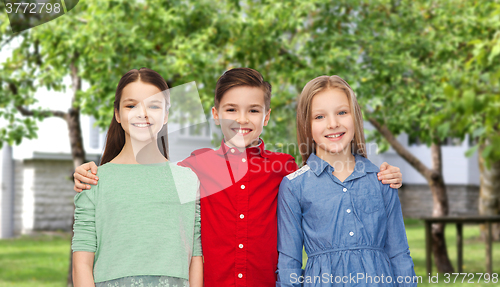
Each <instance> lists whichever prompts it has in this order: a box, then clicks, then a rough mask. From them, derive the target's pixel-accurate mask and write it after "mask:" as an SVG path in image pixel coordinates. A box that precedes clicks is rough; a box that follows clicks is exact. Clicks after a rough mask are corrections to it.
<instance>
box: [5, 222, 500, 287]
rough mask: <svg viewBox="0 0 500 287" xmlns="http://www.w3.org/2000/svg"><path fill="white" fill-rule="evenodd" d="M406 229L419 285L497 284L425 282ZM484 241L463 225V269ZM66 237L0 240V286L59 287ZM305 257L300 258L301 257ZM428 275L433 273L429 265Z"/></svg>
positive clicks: (475, 269) (479, 260)
mask: <svg viewBox="0 0 500 287" xmlns="http://www.w3.org/2000/svg"><path fill="white" fill-rule="evenodd" d="M405 222H406V233H407V236H408V240H409V244H410V251H411V255H412V258H413V262H414V263H415V272H416V273H417V276H422V281H423V284H419V286H436V287H437V286H462V285H463V286H500V282H497V283H492V282H491V281H490V283H485V281H484V278H483V279H481V281H480V283H479V284H478V283H477V281H478V275H476V276H475V277H474V280H471V282H472V281H474V283H465V282H467V280H468V279H469V278H471V277H470V276H469V277H468V278H467V279H465V280H464V283H460V282H461V280H462V277H458V278H457V279H456V282H457V283H455V284H453V279H454V278H455V277H454V276H451V282H450V283H445V282H444V279H445V278H444V276H443V274H439V282H440V283H428V282H429V279H428V276H427V275H426V274H425V272H426V270H425V240H424V238H425V234H424V225H423V223H422V222H421V221H418V220H411V219H408V220H406V221H405ZM455 232H456V231H455V226H454V225H447V228H446V239H447V244H448V252H449V256H450V259H451V261H452V263H453V264H454V265H455V264H456V254H457V253H456V241H455ZM484 247H485V246H484V242H483V241H482V240H480V239H479V226H478V225H465V226H464V272H467V273H482V272H485V268H486V267H485V250H484ZM69 248H70V237H69V235H68V234H65V233H55V234H50V235H48V234H43V235H37V236H34V237H29V236H23V237H20V238H16V239H8V240H0V287H11V286H15V287H49V286H50V287H63V286H65V282H66V273H67V269H68V257H69V250H70V249H69ZM305 260H306V259H304V261H305ZM493 271H494V272H496V273H500V242H496V243H494V246H493ZM433 273H434V274H432V275H436V273H437V271H436V268H435V267H434V268H433Z"/></svg>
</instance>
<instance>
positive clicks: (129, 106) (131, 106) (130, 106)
mask: <svg viewBox="0 0 500 287" xmlns="http://www.w3.org/2000/svg"><path fill="white" fill-rule="evenodd" d="M125 107H126V108H129V109H133V108H135V106H134V105H128V106H125Z"/></svg>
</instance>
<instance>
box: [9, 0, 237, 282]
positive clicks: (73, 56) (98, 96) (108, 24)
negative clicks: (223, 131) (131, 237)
mask: <svg viewBox="0 0 500 287" xmlns="http://www.w3.org/2000/svg"><path fill="white" fill-rule="evenodd" d="M3 7H4V6H2V9H3ZM221 10H222V8H219V6H218V5H216V4H214V3H213V2H211V1H198V2H196V3H188V2H186V1H169V2H164V1H154V0H151V1H106V0H94V1H81V2H80V3H79V5H78V6H77V7H75V8H74V9H73V10H71V11H70V12H69V13H68V14H66V15H65V16H63V17H59V18H57V19H55V20H53V21H51V22H48V23H46V24H44V25H41V26H38V27H35V28H33V29H30V30H27V31H24V32H22V33H19V34H12V33H11V32H10V30H9V26H8V23H9V21H8V19H7V15H6V13H3V12H4V11H3V10H2V11H0V17H1V18H0V19H1V20H0V21H1V23H2V24H1V26H0V43H1V44H0V45H1V46H0V49H2V48H5V46H6V44H7V43H10V42H16V43H19V45H18V46H16V47H15V48H14V50H13V51H12V53H11V55H10V57H9V58H8V59H7V60H6V61H5V62H4V63H3V64H2V69H1V73H0V116H1V117H3V118H5V119H6V120H7V126H5V127H1V128H0V144H1V143H8V144H19V143H20V142H21V141H22V140H23V138H36V132H37V123H38V122H39V121H42V120H43V119H44V118H47V117H59V118H61V119H63V120H65V121H66V122H67V125H68V130H67V131H61V132H64V133H68V132H69V141H70V144H71V145H70V146H71V153H72V157H73V162H74V166H75V167H76V166H79V165H81V164H82V163H83V162H85V150H84V148H83V143H82V134H81V127H80V114H81V113H84V114H90V115H93V116H94V117H95V118H96V119H97V122H98V124H99V125H100V126H101V127H107V126H108V125H109V122H110V120H111V117H112V115H113V101H114V91H115V89H116V85H117V83H118V81H119V79H120V77H121V76H122V75H123V74H124V73H125V72H126V71H128V70H130V69H132V68H141V67H148V68H152V69H154V70H156V71H158V72H159V73H160V74H161V75H163V76H164V77H165V79H166V80H167V81H168V83H169V86H176V85H180V84H184V83H186V82H190V81H193V80H196V81H197V83H198V84H199V90H200V94H201V96H202V97H203V99H211V98H212V96H211V94H212V93H211V91H212V90H213V87H214V86H215V81H214V79H215V78H216V77H217V75H219V73H220V72H221V70H223V68H222V67H225V66H226V60H225V59H222V60H218V57H219V56H220V54H221V53H220V47H221V46H224V45H225V43H226V42H227V41H228V40H229V37H228V34H227V32H226V30H227V27H229V26H230V25H229V23H230V21H233V20H234V19H230V16H231V14H228V17H218V18H215V17H214V15H216V14H217V13H218V12H220V11H221ZM67 77H69V78H70V79H71V85H70V88H71V97H72V98H71V107H70V108H69V109H68V110H67V111H54V110H51V109H50V108H33V104H34V103H36V98H35V94H36V92H37V91H38V90H39V89H40V88H41V87H46V88H48V89H49V90H53V91H63V90H65V89H66V87H65V85H64V83H63V79H65V78H67ZM82 82H86V83H88V84H89V87H88V88H87V89H85V90H83V89H82ZM209 91H210V92H209ZM69 270H70V271H69V276H68V285H71V282H72V279H71V264H70V269H69Z"/></svg>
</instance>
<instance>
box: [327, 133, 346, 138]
mask: <svg viewBox="0 0 500 287" xmlns="http://www.w3.org/2000/svg"><path fill="white" fill-rule="evenodd" d="M341 135H343V133H342V134H336V135H331V136H326V137H327V138H338V137H339V136H341Z"/></svg>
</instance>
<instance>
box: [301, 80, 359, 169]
mask: <svg viewBox="0 0 500 287" xmlns="http://www.w3.org/2000/svg"><path fill="white" fill-rule="evenodd" d="M330 89H339V90H341V91H343V92H344V93H345V94H346V96H347V100H348V101H349V108H350V110H351V115H352V116H353V121H354V139H353V140H352V142H351V152H352V153H355V154H359V155H361V156H364V157H366V148H365V135H364V132H363V115H362V114H361V108H360V106H359V104H358V101H357V100H356V95H355V94H354V91H353V90H352V89H351V86H349V84H348V83H347V82H346V81H344V79H342V78H341V77H339V76H320V77H317V78H315V79H313V80H311V81H309V83H307V84H306V86H305V87H304V89H303V90H302V93H300V95H299V97H298V99H297V142H298V144H299V151H300V155H301V156H302V164H306V162H307V159H308V158H309V156H310V155H311V154H312V153H314V152H315V150H316V144H315V143H314V141H313V137H312V132H311V120H312V119H311V106H312V100H313V98H314V96H315V95H317V94H318V93H320V92H322V91H326V90H330Z"/></svg>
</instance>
